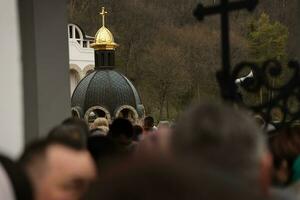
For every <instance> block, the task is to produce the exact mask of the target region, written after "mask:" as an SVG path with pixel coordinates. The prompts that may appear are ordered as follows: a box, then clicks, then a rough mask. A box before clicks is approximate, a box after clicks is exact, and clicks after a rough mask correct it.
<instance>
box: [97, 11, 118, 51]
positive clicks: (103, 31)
mask: <svg viewBox="0 0 300 200" xmlns="http://www.w3.org/2000/svg"><path fill="white" fill-rule="evenodd" d="M99 14H100V15H102V27H101V28H100V29H99V30H98V31H97V33H96V35H95V41H94V43H92V44H91V47H92V48H94V49H95V50H115V49H116V47H118V44H117V43H115V40H114V36H113V34H112V33H111V32H110V31H109V30H108V29H107V28H106V27H105V14H107V12H106V11H105V8H104V7H102V12H101V13H99Z"/></svg>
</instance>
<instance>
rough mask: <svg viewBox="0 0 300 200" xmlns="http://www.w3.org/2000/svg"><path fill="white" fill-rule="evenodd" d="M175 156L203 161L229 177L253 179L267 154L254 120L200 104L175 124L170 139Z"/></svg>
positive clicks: (220, 106) (243, 114) (237, 113)
mask: <svg viewBox="0 0 300 200" xmlns="http://www.w3.org/2000/svg"><path fill="white" fill-rule="evenodd" d="M172 147H173V149H174V150H175V155H179V156H183V157H185V158H191V159H193V162H196V161H204V162H207V163H209V164H211V165H212V166H214V167H217V168H221V169H223V170H225V171H226V172H228V173H230V174H236V175H238V176H248V177H249V176H250V177H251V176H252V178H253V177H254V174H253V173H258V170H259V162H260V160H261V158H262V156H263V154H264V153H265V151H266V144H265V138H264V136H263V133H262V132H261V130H260V129H259V128H258V127H257V125H256V123H255V122H254V120H253V119H252V118H251V117H250V116H249V115H247V114H246V112H243V111H241V110H237V109H233V108H231V107H229V106H222V105H213V104H202V105H198V106H195V107H192V108H191V109H190V110H188V111H187V112H186V113H185V114H184V115H183V116H182V118H181V119H180V120H179V121H178V123H177V125H176V127H175V130H174V134H173V136H172Z"/></svg>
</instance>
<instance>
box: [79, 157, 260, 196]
mask: <svg viewBox="0 0 300 200" xmlns="http://www.w3.org/2000/svg"><path fill="white" fill-rule="evenodd" d="M197 169H198V167H194V166H193V165H191V166H187V165H182V163H179V162H176V161H174V160H173V161H172V160H165V159H162V158H160V157H159V158H153V157H151V158H149V157H142V158H141V159H137V160H131V161H130V162H128V163H126V164H123V165H121V166H118V167H117V168H113V169H112V170H110V171H109V172H108V173H105V174H104V175H103V177H102V178H101V180H99V181H98V182H97V183H96V184H95V185H94V187H92V189H91V191H89V192H88V193H87V197H86V198H85V199H86V200H98V199H105V200H119V199H130V200H142V199H143V200H153V199H155V200H166V199H179V200H185V199H188V200H199V199H200V200H201V199H203V200H204V199H205V200H220V199H230V200H240V199H243V200H251V199H259V198H257V196H256V195H254V192H253V191H252V188H249V187H245V186H244V185H243V184H240V182H238V181H234V180H231V178H230V177H228V176H227V175H226V174H224V173H222V172H218V171H214V170H211V168H209V167H207V166H205V164H204V165H202V166H201V169H202V170H201V171H199V170H197ZM216 191H217V192H216Z"/></svg>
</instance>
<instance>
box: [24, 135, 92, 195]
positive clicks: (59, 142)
mask: <svg viewBox="0 0 300 200" xmlns="http://www.w3.org/2000/svg"><path fill="white" fill-rule="evenodd" d="M19 163H20V164H21V166H23V168H24V169H25V171H26V172H27V174H28V175H29V177H30V179H31V181H32V183H33V185H34V189H35V199H36V200H62V199H63V200H77V199H80V197H81V195H82V194H83V193H84V192H85V190H86V189H87V187H88V185H89V183H90V182H91V181H92V180H93V179H94V178H95V176H96V169H95V165H94V162H93V160H92V158H91V156H90V154H89V152H88V151H87V150H85V148H83V147H82V146H81V145H80V144H78V143H77V142H75V141H74V140H68V139H66V138H55V139H54V138H52V139H46V140H45V139H44V140H38V141H36V142H34V143H32V144H29V145H28V146H27V147H26V148H25V151H24V153H23V154H22V156H21V157H20V159H19Z"/></svg>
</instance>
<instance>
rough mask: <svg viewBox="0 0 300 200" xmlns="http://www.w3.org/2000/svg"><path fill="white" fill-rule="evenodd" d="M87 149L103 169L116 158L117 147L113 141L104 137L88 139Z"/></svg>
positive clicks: (96, 136) (97, 136)
mask: <svg viewBox="0 0 300 200" xmlns="http://www.w3.org/2000/svg"><path fill="white" fill-rule="evenodd" d="M87 148H88V150H89V152H90V153H91V155H92V157H93V158H94V160H95V162H96V163H97V164H98V165H99V166H101V168H103V167H104V166H105V165H108V164H109V162H110V161H111V160H113V157H115V156H116V153H117V152H116V151H117V150H116V146H115V143H114V142H113V140H112V139H111V138H110V137H108V136H104V135H94V136H90V137H89V138H88V145H87Z"/></svg>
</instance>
